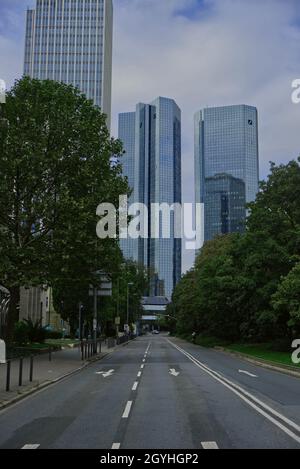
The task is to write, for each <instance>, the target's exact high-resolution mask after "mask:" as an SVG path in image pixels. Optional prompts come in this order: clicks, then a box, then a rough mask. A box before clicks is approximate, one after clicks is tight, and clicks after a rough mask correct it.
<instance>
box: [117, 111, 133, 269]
mask: <svg viewBox="0 0 300 469" xmlns="http://www.w3.org/2000/svg"><path fill="white" fill-rule="evenodd" d="M119 139H120V140H121V141H122V142H123V148H124V150H125V151H126V153H125V154H124V155H123V157H122V167H123V174H124V175H126V177H127V179H128V185H129V187H130V188H131V189H132V193H131V196H130V197H129V199H128V205H130V204H132V203H134V192H133V188H134V172H135V112H126V113H124V114H119ZM135 246H136V240H134V239H130V238H128V239H121V240H120V247H121V249H122V252H123V255H124V257H125V259H131V260H135V261H137V254H136V252H135Z"/></svg>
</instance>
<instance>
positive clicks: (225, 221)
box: [119, 97, 259, 297]
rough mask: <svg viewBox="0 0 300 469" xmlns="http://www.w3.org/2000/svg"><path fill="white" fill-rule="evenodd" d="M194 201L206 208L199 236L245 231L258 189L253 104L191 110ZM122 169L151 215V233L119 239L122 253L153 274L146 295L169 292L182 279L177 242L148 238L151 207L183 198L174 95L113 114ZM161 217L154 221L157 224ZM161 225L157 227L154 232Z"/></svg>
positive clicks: (178, 113)
mask: <svg viewBox="0 0 300 469" xmlns="http://www.w3.org/2000/svg"><path fill="white" fill-rule="evenodd" d="M194 122H195V132H194V134H195V152H194V167H195V201H196V203H197V204H203V205H202V206H203V207H204V217H203V222H204V227H201V229H203V228H204V230H203V231H204V241H208V240H211V239H213V238H214V237H215V236H217V235H220V234H227V233H233V232H243V231H244V229H245V220H246V204H247V203H249V202H251V201H253V200H254V199H255V197H256V194H257V192H258V178H259V166H258V118H257V110H256V108H254V107H251V106H245V105H237V106H224V107H215V108H206V109H203V110H202V111H199V112H197V113H196V114H195V118H194ZM119 138H120V139H121V140H122V142H123V144H124V150H125V152H126V153H125V155H124V157H123V171H124V174H125V175H126V176H127V177H128V181H129V185H130V186H131V187H132V188H133V193H132V195H131V200H130V202H131V203H143V204H145V205H146V206H147V207H148V212H149V217H150V219H149V228H148V229H149V237H148V238H147V239H138V240H136V239H127V240H122V241H121V247H122V250H123V253H124V256H125V257H127V258H131V259H133V260H135V261H136V262H138V263H140V264H143V265H145V266H146V267H148V268H149V269H150V272H155V275H153V276H152V279H153V280H152V282H151V296H164V295H165V296H167V297H171V295H172V291H173V289H174V286H175V285H176V283H177V282H178V280H179V279H180V276H181V258H182V243H181V240H180V239H177V238H176V237H175V236H174V227H172V228H171V236H170V238H169V239H163V237H162V236H161V237H160V238H159V239H151V234H150V230H151V228H150V225H151V204H153V203H156V204H165V203H167V204H169V205H170V206H171V205H173V204H176V203H181V202H182V197H181V194H182V192H181V164H182V163H181V111H180V109H179V107H178V106H177V104H176V103H175V101H174V100H172V99H168V98H162V97H160V98H157V99H156V100H155V101H153V102H152V103H151V104H141V103H140V104H137V106H136V111H135V112H128V113H123V114H120V115H119ZM162 223H164V220H162V219H161V220H160V225H161V224H162ZM161 231H162V226H160V232H161Z"/></svg>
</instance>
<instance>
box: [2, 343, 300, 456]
mask: <svg viewBox="0 0 300 469" xmlns="http://www.w3.org/2000/svg"><path fill="white" fill-rule="evenodd" d="M27 445H29V446H27ZM23 447H27V448H32V449H36V448H50V449H55V448H66V449H72V448H74V449H75V448H88V449H111V448H115V449H119V448H120V449H206V448H207V449H210V448H298V449H300V380H299V379H298V378H294V377H290V376H288V375H285V374H281V373H278V372H274V371H270V370H266V369H264V368H261V367H259V366H254V365H252V364H249V363H248V362H245V361H243V360H240V359H238V358H235V357H231V356H228V355H225V354H223V353H221V352H217V351H214V350H206V349H203V348H200V347H197V346H194V345H192V344H188V343H186V342H184V341H181V340H178V339H174V338H169V337H167V336H163V335H159V336H152V335H151V336H150V335H149V336H147V337H142V338H139V339H137V340H135V341H133V342H132V343H130V344H129V345H128V346H126V347H121V348H120V349H118V350H117V351H116V352H114V353H113V354H111V355H109V356H107V357H106V358H105V359H103V360H102V361H99V362H97V363H95V364H93V365H91V366H90V367H88V368H86V369H84V370H83V371H81V372H80V373H78V374H76V375H73V376H72V377H69V378H67V379H66V380H64V381H62V382H60V383H58V384H56V385H53V386H51V387H49V388H47V389H45V390H43V391H41V392H39V393H38V394H35V395H33V396H31V397H29V398H27V399H25V400H23V401H21V402H19V403H18V404H17V405H15V406H13V407H10V408H8V409H6V410H4V411H2V412H1V413H0V449H4V448H23Z"/></svg>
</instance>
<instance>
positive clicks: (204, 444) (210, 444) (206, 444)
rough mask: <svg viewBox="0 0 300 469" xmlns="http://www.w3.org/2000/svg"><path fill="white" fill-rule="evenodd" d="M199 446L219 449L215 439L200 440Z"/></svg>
mask: <svg viewBox="0 0 300 469" xmlns="http://www.w3.org/2000/svg"><path fill="white" fill-rule="evenodd" d="M201 446H202V448H203V449H219V447H218V445H217V443H216V442H215V441H202V443H201Z"/></svg>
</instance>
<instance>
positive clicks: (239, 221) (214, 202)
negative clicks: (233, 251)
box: [204, 173, 246, 240]
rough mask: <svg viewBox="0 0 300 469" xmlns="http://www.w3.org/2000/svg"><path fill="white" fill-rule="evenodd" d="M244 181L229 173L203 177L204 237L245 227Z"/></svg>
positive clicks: (236, 231)
mask: <svg viewBox="0 0 300 469" xmlns="http://www.w3.org/2000/svg"><path fill="white" fill-rule="evenodd" d="M245 206H246V193H245V183H244V182H243V181H242V180H241V179H237V178H234V177H233V176H230V175H229V174H226V173H225V174H216V175H215V176H213V177H210V178H206V179H205V213H204V220H205V223H204V237H205V239H206V240H209V239H213V238H215V236H217V235H219V234H227V233H239V232H240V233H242V232H243V231H244V228H245V223H244V222H245Z"/></svg>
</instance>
